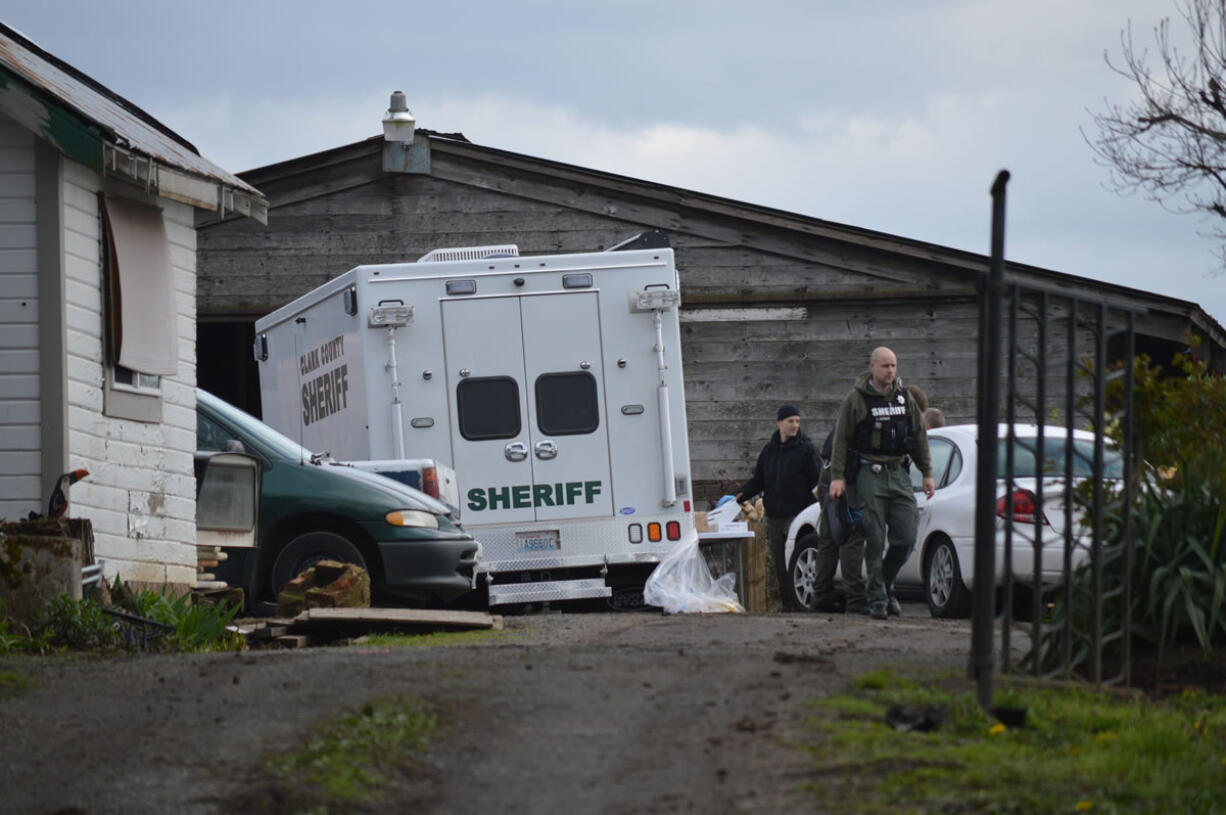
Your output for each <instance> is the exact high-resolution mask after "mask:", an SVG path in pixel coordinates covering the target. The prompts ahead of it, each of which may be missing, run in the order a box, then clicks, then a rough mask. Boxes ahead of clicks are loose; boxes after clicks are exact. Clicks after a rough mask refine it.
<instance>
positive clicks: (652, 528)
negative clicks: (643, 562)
mask: <svg viewBox="0 0 1226 815" xmlns="http://www.w3.org/2000/svg"><path fill="white" fill-rule="evenodd" d="M662 532H663V530H661V529H660V523H659V521H652V522H651V523H649V524H647V540H649V541H651V542H652V543H659V542H660V538H661V537H663V534H662Z"/></svg>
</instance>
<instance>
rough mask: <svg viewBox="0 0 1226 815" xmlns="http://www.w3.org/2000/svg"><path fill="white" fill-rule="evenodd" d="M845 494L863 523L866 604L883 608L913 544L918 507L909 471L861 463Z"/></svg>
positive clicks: (871, 609)
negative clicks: (876, 468) (866, 580)
mask: <svg viewBox="0 0 1226 815" xmlns="http://www.w3.org/2000/svg"><path fill="white" fill-rule="evenodd" d="M848 495H849V501H850V504H851V506H852V508H854V509H856V510H858V511H859V512H860V515H861V523H862V524H863V525H864V570H865V573H866V576H867V577H868V582H867V585H866V586H865V593H866V594H867V596H868V608H869V610H870V611H873V612H884V611H885V603H886V592H887V589H888V587H891V586H893V585H894V579H895V578H896V577H898V572H899V570H900V569H902V566H903V564H904V563H906V562H907V558H909V557H910V556H911V551H912V550H913V549H914V548H915V526H916V522H917V516H918V510H917V509H916V504H915V492H914V490H913V488H912V487H911V475H910V473H909V472H908V470H907V468H905V467H903V466H901V465H890V466H884V467H881V468H880V469H879V470H878V471H877V472H874V471H873V465H871V464H868V463H864V464H861V465H860V472H859V474H858V475H857V476H856V483H855V484H854V485H853V486H852V487H851V489H850V490H849V493H848ZM887 539H888V544H889V552H888V553H887V552H886V544H887Z"/></svg>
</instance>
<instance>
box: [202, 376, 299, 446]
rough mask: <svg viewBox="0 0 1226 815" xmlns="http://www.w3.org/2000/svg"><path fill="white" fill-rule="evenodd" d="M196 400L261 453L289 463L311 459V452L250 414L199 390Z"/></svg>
mask: <svg viewBox="0 0 1226 815" xmlns="http://www.w3.org/2000/svg"><path fill="white" fill-rule="evenodd" d="M196 400H197V401H198V402H200V403H201V404H203V405H204V406H205V407H207V408H208V409H209V410H210V411H212V412H213V413H215V414H217V416H218V417H219V418H221V419H222V421H224V422H226V423H228V424H231V425H233V426H234V427H235V428H237V429H238V430H239V431H240V432H241V433H242V434H243V436H244V437H245V438H244V439H241V440H240V441H246V440H250V441H251V443H252V444H254V445H256V446H257V447H260V448H261V450H260V452H261V453H263V454H265V455H267V456H269V457H270V458H279V459H285V460H288V461H307V460H309V459H310V458H311V451H310V450H308V449H306V448H305V447H303V446H302V445H301V444H299V443H298V442H296V441H294V440H293V439H291V438H289V437H288V436H283V435H282V434H280V433H278V432H277V431H275V430H273V429H272V428H271V427H269V426H268V425H266V424H264V423H263V422H261V421H260V420H259V419H257V418H255V417H254V416H252V415H251V414H250V413H244V412H243V411H241V410H239V409H238V408H236V407H234V405H231V404H230V403H228V402H223V401H222V400H221V399H218V398H217V397H216V396H214V395H213V394H211V393H209V392H208V391H204V390H200V389H199V388H197V389H196Z"/></svg>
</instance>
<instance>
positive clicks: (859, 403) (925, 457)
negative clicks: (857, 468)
mask: <svg viewBox="0 0 1226 815" xmlns="http://www.w3.org/2000/svg"><path fill="white" fill-rule="evenodd" d="M865 396H869V397H879V396H884V397H886V399H888V400H889V401H891V402H897V401H898V398H899V397H900V396H901V397H902V398H903V400H904V402H905V404H906V406H907V421H908V428H907V452H906V453H905V454H900V455H884V454H882V453H880V452H875V451H872V450H858V451H855V453H853V455H858V456H859V457H860V458H862V459H864V460H865V461H871V462H879V463H890V462H898V461H902V460H903V459H904V458H906V456H907V455H910V456H911V458H912V460H914V461H915V466H916V467H918V468H919V471H920V473H922V474H923V476H924V478H931V477H932V457H931V456H930V455H929V453H928V431H927V430H926V429H925V428H924V414H923V413H922V412H921V411H920V409H919V405H917V404H916V402H915V400H914V399H912V398H911V395H910V394H909V393H907V389H906V388H905V387H904V386H903V384H902V380H901V379H895V380H894V383H893V385H892V387H891V390H890V392H889V393H885V394H883V393H882V392H881V391H879V390H877V388H876V387H874V386H873V383H872V373H871V372H869V371H865V372H864V373H862V374H860V377H859V378H858V379H857V380H856V386H855V387H854V388H852V389H851V391H849V392H848V394H847V396H846V397H845V398H844V399H843V406H842V407H841V408H840V409H839V421H838V424H837V425H836V426H835V431H834V453H833V455H832V456H831V459H832V461H831V466H830V470H831V478H832V479H834V480H840V479H843V478H845V470H846V467H847V460H848V456H849V453H848V450H850V449H854V447H855V443H856V428H857V427H858V426H859V424H860V423H861V422H863V421H864V420H866V419H867V418H868V405H867V404H865V402H864V397H865Z"/></svg>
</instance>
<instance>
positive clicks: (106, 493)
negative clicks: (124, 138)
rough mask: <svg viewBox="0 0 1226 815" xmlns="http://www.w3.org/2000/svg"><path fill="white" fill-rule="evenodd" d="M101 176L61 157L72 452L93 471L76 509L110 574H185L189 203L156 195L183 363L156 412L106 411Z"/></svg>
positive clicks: (81, 486)
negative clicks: (132, 416)
mask: <svg viewBox="0 0 1226 815" xmlns="http://www.w3.org/2000/svg"><path fill="white" fill-rule="evenodd" d="M100 185H101V179H100V178H99V177H98V176H97V175H95V174H94V173H93V172H91V171H89V170H88V169H86V168H85V167H82V166H81V165H79V164H75V163H73V162H71V161H65V166H64V184H63V200H64V210H65V213H64V229H65V235H64V245H65V254H66V258H65V267H66V268H65V277H66V291H67V295H66V299H67V304H66V305H67V323H68V331H67V333H68V337H67V349H68V366H67V368H68V400H69V436H68V438H69V462H70V466H72V467H84V468H86V469H87V470H89V472H90V475H89V477H88V478H87V479H86V480H84V481H82V482H80V483H78V484H77V485H75V486H74V487H73V488H72V508H71V513H72V514H73V515H74V516H79V517H87V518H89V519H90V520H91V521H92V523H93V528H94V536H95V545H94V549H95V553H96V555H97V556H98V557H99V558H101V559H103V560H105V561H106V569H105V573H106V575H107V577H108V578H109V577H113V576H114V575H115V574H120V575H122V576H123V578H124V579H125V580H131V581H144V582H149V583H153V584H162V583H172V584H174V583H178V584H189V583H191V582H193V581H194V580H195V571H196V553H195V542H196V520H195V515H196V503H195V494H196V493H195V475H194V468H193V456H194V453H195V448H196V413H195V405H196V392H195V376H196V366H195V358H196V350H195V297H196V290H195V229H194V225H193V212H192V210H191V208H190V207H188V206H186V205H184V204H179V203H176V202H173V201H168V200H165V199H161V200H159V201H158V204H159V205H160V206H161V207H162V211H163V217H164V220H165V224H166V231H167V237H168V239H169V242H170V245H171V264H172V273H173V274H174V282H175V300H176V306H177V311H178V324H179V372H178V374H177V375H176V376H174V377H163V378H162V402H163V410H162V414H163V415H162V421H161V422H160V423H144V422H136V421H130V420H124V419H116V418H111V417H108V416H106V415H104V414H103V385H104V378H103V377H104V376H105V367H104V366H105V360H104V356H103V340H102V337H103V310H102V270H101V250H100V243H99V236H100V222H99V214H98V199H97V192H98V190H99V188H100Z"/></svg>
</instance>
